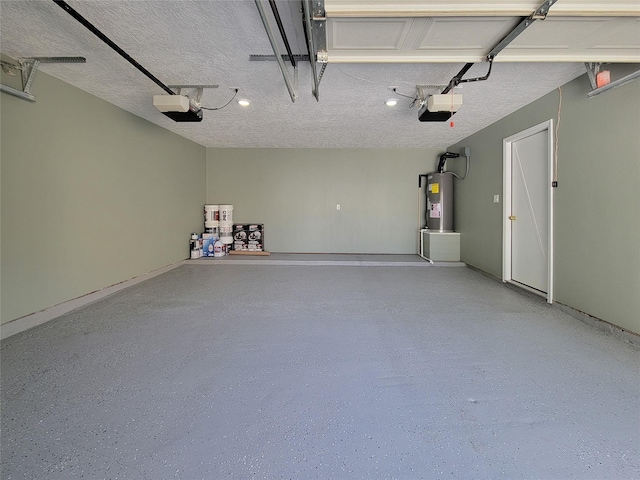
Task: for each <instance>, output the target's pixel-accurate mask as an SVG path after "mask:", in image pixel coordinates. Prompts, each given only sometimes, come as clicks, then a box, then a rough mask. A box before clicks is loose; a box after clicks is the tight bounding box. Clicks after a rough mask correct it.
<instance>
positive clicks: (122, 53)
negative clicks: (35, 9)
mask: <svg viewBox="0 0 640 480" xmlns="http://www.w3.org/2000/svg"><path fill="white" fill-rule="evenodd" d="M53 2H54V3H55V4H56V5H58V6H59V7H60V8H62V9H63V10H64V11H65V12H67V13H68V14H69V15H71V16H72V17H73V18H75V19H76V20H77V21H78V22H80V23H81V24H82V25H84V26H85V27H86V28H87V29H88V30H89V31H90V32H91V33H93V34H94V35H95V36H96V37H98V38H99V39H100V40H102V41H103V42H104V43H106V44H107V45H109V46H110V47H111V48H113V49H114V50H115V51H116V52H118V53H119V54H120V56H122V57H123V58H124V59H125V60H127V61H128V62H129V63H130V64H131V65H133V66H134V67H136V68H137V69H138V70H140V71H141V72H142V73H144V74H145V75H146V76H147V77H148V78H149V79H151V80H152V81H153V82H154V83H155V84H156V85H158V86H159V87H160V88H162V89H163V90H164V91H165V92H167V93H168V94H169V95H175V94H176V92H174V91H173V90H171V89H170V88H169V87H167V86H166V85H165V84H164V83H162V82H161V81H160V80H158V79H157V78H156V77H155V76H154V75H153V74H152V73H151V72H150V71H149V70H147V69H146V68H144V67H143V66H142V65H140V64H139V63H138V62H136V61H135V60H134V59H133V58H132V57H131V56H130V55H129V54H128V53H127V52H125V51H124V50H123V49H121V48H120V47H119V46H118V45H116V44H115V42H114V41H113V40H111V39H110V38H109V37H107V36H106V35H105V34H104V33H102V32H101V31H100V30H98V29H97V28H96V27H95V26H94V25H93V24H91V23H90V22H89V20H87V19H86V18H84V17H83V16H82V15H80V14H79V13H78V12H76V11H75V10H74V9H73V8H72V7H71V6H70V5H69V4H68V3H66V2H64V1H62V0H53Z"/></svg>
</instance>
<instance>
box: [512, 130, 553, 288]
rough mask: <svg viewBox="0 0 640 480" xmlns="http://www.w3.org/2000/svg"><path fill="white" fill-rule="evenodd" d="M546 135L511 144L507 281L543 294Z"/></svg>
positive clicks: (545, 238) (539, 133)
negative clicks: (509, 247) (509, 243)
mask: <svg viewBox="0 0 640 480" xmlns="http://www.w3.org/2000/svg"><path fill="white" fill-rule="evenodd" d="M546 160H547V135H546V132H538V133H535V134H533V135H531V136H530V137H526V138H523V139H522V140H518V141H516V142H513V143H512V144H511V219H510V221H511V222H510V223H511V279H512V280H513V281H515V282H519V283H522V284H523V285H526V286H528V287H531V288H535V289H536V290H540V291H541V292H544V293H547V276H548V273H549V270H548V263H549V258H548V257H549V255H548V248H547V247H548V245H547V244H548V241H547V239H548V238H549V232H548V224H549V220H548V217H547V216H548V213H549V207H548V205H547V196H548V193H547V168H546V166H547V165H546V163H547V162H546Z"/></svg>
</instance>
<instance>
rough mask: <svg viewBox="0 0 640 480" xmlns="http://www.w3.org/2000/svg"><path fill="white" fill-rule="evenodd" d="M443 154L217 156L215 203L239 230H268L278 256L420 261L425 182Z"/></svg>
mask: <svg viewBox="0 0 640 480" xmlns="http://www.w3.org/2000/svg"><path fill="white" fill-rule="evenodd" d="M440 153H442V152H441V150H437V149H428V148H425V149H213V148H209V149H207V203H213V204H218V203H223V204H224V203H229V204H233V206H234V217H233V218H234V221H236V222H256V223H264V224H265V248H266V249H267V250H269V251H272V252H298V253H299V252H313V253H316V252H317V253H417V252H418V230H419V225H418V222H419V221H420V222H421V223H422V224H424V221H423V217H424V212H423V210H424V198H422V197H421V196H420V197H419V196H418V174H420V173H426V172H430V171H433V169H434V167H435V164H436V159H437V155H439V154H440ZM422 191H424V187H423V189H422ZM418 201H420V207H419V206H418ZM337 204H340V206H341V210H340V211H337V210H336V205H337ZM419 208H420V211H421V213H420V218H418V217H419V215H418V210H419Z"/></svg>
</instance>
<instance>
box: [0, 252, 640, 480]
mask: <svg viewBox="0 0 640 480" xmlns="http://www.w3.org/2000/svg"><path fill="white" fill-rule="evenodd" d="M1 360H2V364H1V368H2V371H1V373H2V375H1V400H2V432H1V435H2V436H1V446H0V448H1V450H0V453H1V471H0V476H1V478H3V479H6V480H8V479H18V478H19V479H23V478H29V479H68V478H87V479H90V478H110V479H111V478H114V479H115V478H129V479H149V480H154V479H164V478H181V479H200V478H204V479H223V478H234V479H248V478H295V479H298V478H321V479H328V478H337V479H343V478H358V479H360V478H403V479H417V478H427V479H440V478H443V479H455V478H458V479H480V478H485V479H499V478H504V479H516V478H541V479H565V478H575V479H632V478H639V477H640V465H639V459H640V415H639V413H640V406H639V405H640V381H639V380H640V377H639V374H640V370H639V365H640V361H639V360H640V351H639V350H638V348H637V347H634V346H632V345H630V344H628V343H625V342H623V341H621V340H619V339H617V338H614V337H612V336H608V335H606V334H604V333H602V332H600V331H598V330H595V329H593V328H591V327H589V326H588V325H585V324H583V323H581V322H579V321H577V320H575V319H573V318H572V317H569V316H568V315H566V314H564V313H562V312H560V311H559V310H558V309H554V308H552V307H549V306H547V305H546V304H545V303H544V301H543V300H542V299H538V298H536V297H532V296H529V295H527V294H524V293H520V292H517V291H514V290H513V289H510V288H505V287H504V286H503V285H501V284H500V283H499V282H495V281H493V280H491V279H488V278H486V277H484V276H482V275H481V274H479V273H477V272H475V271H472V270H470V269H467V268H440V267H433V268H410V267H400V266H398V267H386V266H379V267H377V268H368V267H362V266H346V265H334V266H304V265H299V266H286V265H285V266H280V265H237V264H229V265H219V264H211V265H208V266H203V265H195V264H188V265H183V266H181V267H179V268H177V269H175V270H172V271H170V272H168V273H166V274H163V275H161V276H158V277H156V278H153V279H151V280H149V281H146V282H143V283H140V284H138V285H136V286H133V287H131V288H129V289H127V290H125V291H123V292H120V293H118V294H116V295H113V296H111V297H109V298H107V299H104V300H101V301H99V302H96V303H94V304H92V305H90V306H87V307H85V308H82V309H80V310H77V311H75V312H72V313H70V314H67V315H65V316H63V317H61V318H59V319H57V320H54V321H51V322H49V323H47V324H44V325H41V326H39V327H36V328H33V329H31V330H28V331H26V332H23V333H21V334H17V335H15V336H13V337H10V338H8V339H7V340H4V341H2V358H1Z"/></svg>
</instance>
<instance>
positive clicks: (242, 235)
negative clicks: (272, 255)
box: [233, 223, 264, 252]
mask: <svg viewBox="0 0 640 480" xmlns="http://www.w3.org/2000/svg"><path fill="white" fill-rule="evenodd" d="M263 245H264V224H263V223H234V224H233V249H234V250H235V251H246V250H249V251H256V252H261V251H263Z"/></svg>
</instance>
